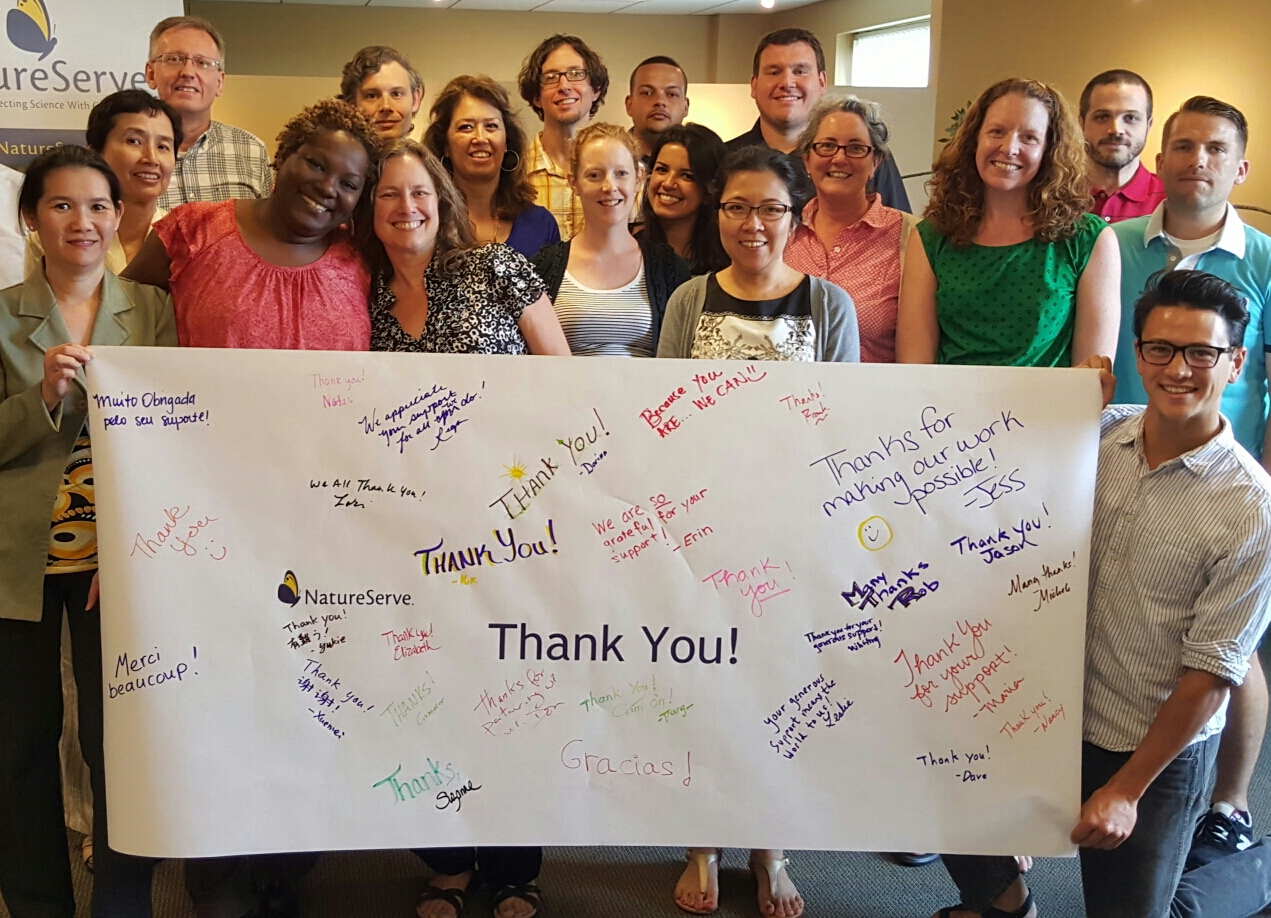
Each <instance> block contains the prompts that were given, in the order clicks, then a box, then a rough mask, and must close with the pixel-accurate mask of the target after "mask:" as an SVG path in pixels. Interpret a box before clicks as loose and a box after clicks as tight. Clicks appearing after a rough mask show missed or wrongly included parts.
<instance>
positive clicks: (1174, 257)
mask: <svg viewBox="0 0 1271 918" xmlns="http://www.w3.org/2000/svg"><path fill="white" fill-rule="evenodd" d="M1248 137H1249V131H1248V123H1247V122H1246V120H1245V117H1244V115H1243V114H1241V113H1240V111H1239V110H1238V109H1236V108H1235V107H1234V106H1232V105H1229V104H1227V103H1225V102H1220V101H1219V100H1217V99H1213V98H1210V97H1208V96H1195V97H1193V98H1191V99H1188V100H1187V101H1186V102H1184V103H1183V105H1182V107H1181V108H1180V109H1179V110H1178V111H1177V112H1175V113H1174V114H1173V115H1171V116H1170V118H1169V120H1168V121H1166V122H1165V128H1164V131H1163V136H1162V140H1161V152H1160V154H1159V155H1158V156H1157V158H1156V171H1157V174H1158V175H1159V176H1160V178H1161V180H1162V181H1163V182H1164V184H1165V191H1166V199H1165V201H1164V202H1163V203H1162V204H1161V205H1160V206H1159V207H1157V209H1156V211H1155V212H1154V213H1153V214H1152V215H1151V216H1148V217H1138V218H1136V219H1133V220H1126V221H1124V222H1122V223H1118V224H1116V225H1115V226H1114V227H1113V231H1114V232H1115V233H1116V235H1117V239H1118V241H1119V242H1120V245H1121V304H1122V318H1121V335H1120V341H1119V343H1118V346H1117V355H1116V368H1115V372H1116V377H1117V393H1116V399H1115V400H1116V401H1117V402H1119V403H1130V404H1146V403H1147V393H1146V392H1145V390H1144V388H1143V383H1142V381H1141V379H1140V378H1139V375H1138V373H1137V372H1135V369H1136V355H1135V352H1134V333H1133V321H1132V319H1133V312H1134V304H1135V302H1136V301H1137V300H1138V299H1139V297H1140V295H1141V294H1142V293H1143V290H1144V287H1145V286H1146V284H1147V280H1148V278H1149V277H1150V276H1151V275H1152V274H1153V273H1155V272H1156V271H1160V270H1180V269H1188V268H1194V269H1197V270H1200V271H1206V272H1208V273H1210V274H1215V275H1217V276H1218V277H1221V278H1222V279H1223V280H1226V281H1228V282H1229V283H1230V284H1232V285H1233V286H1234V287H1235V288H1236V289H1237V290H1239V291H1240V293H1241V294H1242V295H1243V296H1245V297H1246V298H1247V302H1248V309H1249V320H1250V321H1249V326H1248V330H1247V331H1246V332H1245V337H1244V342H1243V343H1244V345H1245V347H1246V348H1248V353H1249V357H1248V361H1247V362H1246V364H1245V368H1244V372H1243V373H1242V374H1241V376H1240V378H1239V380H1238V381H1237V382H1234V383H1232V384H1231V385H1229V386H1227V389H1226V391H1225V392H1224V393H1223V396H1222V413H1223V415H1224V416H1226V417H1227V418H1228V419H1229V420H1230V421H1231V426H1232V431H1233V433H1234V434H1235V437H1236V440H1237V441H1238V442H1239V443H1240V444H1241V445H1242V446H1243V447H1244V448H1245V449H1247V450H1248V451H1249V452H1250V453H1252V454H1253V456H1254V457H1255V458H1257V459H1259V460H1261V461H1262V464H1263V465H1264V467H1266V466H1268V464H1269V463H1271V448H1268V444H1267V442H1266V438H1267V361H1266V357H1267V354H1266V350H1267V345H1268V343H1271V309H1269V308H1268V307H1269V306H1271V302H1269V301H1271V237H1268V236H1267V235H1265V234H1264V233H1261V232H1259V231H1258V230H1256V229H1254V228H1253V227H1250V226H1246V225H1245V224H1244V223H1243V222H1242V221H1241V219H1240V217H1239V216H1238V215H1237V213H1236V210H1235V208H1234V207H1232V206H1231V204H1230V203H1229V202H1228V200H1227V199H1228V197H1230V195H1231V190H1232V188H1234V187H1235V186H1236V185H1239V184H1240V183H1242V182H1244V180H1245V179H1246V178H1247V177H1248V174H1249V162H1248V160H1246V159H1245V147H1246V144H1247V142H1248ZM1251 663H1252V665H1251V667H1250V671H1249V678H1247V679H1246V680H1245V682H1244V684H1243V685H1241V686H1239V687H1237V688H1235V689H1233V690H1232V693H1231V707H1230V711H1229V713H1228V718H1227V726H1226V728H1225V729H1224V730H1223V733H1222V745H1221V747H1220V749H1219V753H1218V775H1217V781H1216V783H1215V785H1214V792H1213V796H1212V804H1213V805H1212V808H1211V810H1210V812H1209V813H1208V814H1206V815H1205V816H1204V817H1203V818H1202V819H1201V821H1200V823H1199V824H1198V825H1197V831H1196V837H1195V839H1194V841H1193V845H1192V853H1191V859H1190V860H1189V862H1188V863H1189V867H1194V866H1196V865H1198V864H1203V863H1206V862H1208V861H1210V860H1213V859H1214V858H1216V857H1221V856H1223V855H1225V854H1230V853H1232V852H1235V851H1238V850H1243V849H1244V848H1246V847H1248V845H1249V844H1250V843H1251V842H1252V822H1251V818H1250V815H1249V812H1248V810H1249V784H1250V782H1251V780H1252V778H1253V772H1254V768H1255V767H1256V766H1257V762H1258V753H1259V751H1260V749H1261V748H1262V738H1263V735H1264V734H1265V732H1266V725H1267V683H1266V678H1265V676H1264V675H1263V672H1262V667H1261V666H1260V665H1259V661H1258V659H1257V654H1254V656H1253V659H1252V660H1251Z"/></svg>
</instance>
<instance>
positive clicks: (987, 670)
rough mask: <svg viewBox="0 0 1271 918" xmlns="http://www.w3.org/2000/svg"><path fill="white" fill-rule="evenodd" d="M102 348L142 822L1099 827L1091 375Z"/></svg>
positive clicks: (604, 835)
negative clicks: (1086, 696)
mask: <svg viewBox="0 0 1271 918" xmlns="http://www.w3.org/2000/svg"><path fill="white" fill-rule="evenodd" d="M95 353H96V357H95V359H94V360H93V362H92V364H91V366H90V371H89V383H90V392H91V398H90V406H92V410H91V423H92V426H91V432H92V441H93V459H94V471H95V479H96V487H97V500H98V521H99V522H98V526H99V533H100V558H101V572H102V591H103V592H102V596H103V600H102V606H103V612H104V616H103V648H104V660H105V673H104V677H105V690H106V702H105V703H106V711H105V714H106V731H107V742H106V760H107V775H108V779H109V785H108V792H109V799H110V833H111V842H112V845H114V846H116V847H118V848H119V849H120V850H122V851H126V852H129V853H132V854H145V855H154V856H161V857H203V856H211V855H223V854H229V853H234V852H265V851H298V850H309V849H315V850H331V849H351V848H400V847H421V846H435V845H472V844H481V845H494V844H498V845H525V844H550V845H592V844H606V845H608V844H627V845H646V844H659V845H661V844H666V845H670V844H676V845H736V846H742V847H750V846H754V847H788V848H811V849H861V850H867V849H881V850H906V851H947V852H979V853H997V854H1023V853H1028V854H1036V855H1055V854H1071V853H1072V852H1073V848H1072V845H1071V844H1070V842H1069V840H1068V833H1069V831H1070V829H1071V828H1072V826H1073V825H1074V824H1075V823H1076V821H1077V818H1078V812H1079V800H1080V781H1079V760H1080V742H1081V707H1082V701H1081V697H1082V659H1083V641H1084V633H1085V605H1086V577H1087V564H1088V558H1089V539H1090V524H1091V513H1092V506H1093V498H1094V479H1095V465H1096V457H1097V441H1098V420H1099V387H1098V382H1097V379H1096V375H1095V373H1094V372H1093V371H1081V370H1068V369H1063V370H1030V369H994V368H955V367H913V366H886V365H846V364H807V363H743V362H705V361H673V360H617V359H603V358H599V359H572V358H570V359H567V358H547V357H517V358H509V357H457V356H447V355H402V354H366V353H327V352H271V351H251V350H241V351H232V350H196V349H179V350H178V349H175V348H173V349H170V350H167V349H145V348H132V347H129V348H97V349H96V350H95Z"/></svg>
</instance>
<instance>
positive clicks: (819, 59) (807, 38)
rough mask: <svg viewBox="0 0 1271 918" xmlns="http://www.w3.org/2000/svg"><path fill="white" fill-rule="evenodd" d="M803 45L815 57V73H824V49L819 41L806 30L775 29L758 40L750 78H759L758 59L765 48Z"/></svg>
mask: <svg viewBox="0 0 1271 918" xmlns="http://www.w3.org/2000/svg"><path fill="white" fill-rule="evenodd" d="M800 43H802V44H805V45H807V46H808V47H809V48H811V49H812V53H813V54H815V55H816V72H817V73H825V49H824V48H822V47H821V41H820V39H818V38H817V37H816V36H815V35H813V34H812V33H811V32H809V31H808V30H807V29H777V31H775V32H769V33H768V34H767V35H765V36H764V37H763V38H761V39H759V47H758V48H756V49H755V62H754V64H753V65H752V66H751V68H750V75H751V76H752V77H757V76H759V58H761V57H763V52H764V49H765V48H771V47H772V46H773V45H797V44H800Z"/></svg>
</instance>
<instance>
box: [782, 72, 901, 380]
mask: <svg viewBox="0 0 1271 918" xmlns="http://www.w3.org/2000/svg"><path fill="white" fill-rule="evenodd" d="M887 136H888V132H887V125H886V124H884V123H883V120H882V117H881V115H880V112H879V108H878V105H877V104H875V103H873V102H864V101H862V100H860V99H858V98H856V97H855V96H826V97H825V98H823V99H822V100H821V101H820V103H819V104H818V105H817V107H816V109H815V110H814V111H813V112H812V120H811V121H809V122H808V126H807V129H806V130H804V132H803V136H802V137H800V138H799V151H800V153H802V155H803V162H804V164H805V165H807V167H808V174H809V175H811V176H812V183H813V184H814V185H815V186H816V197H815V198H813V199H812V200H811V201H809V202H808V204H807V206H806V207H804V209H803V219H802V220H801V221H800V223H799V225H798V226H797V227H796V228H795V231H794V235H793V236H792V237H791V239H790V244H789V245H788V246H787V247H786V254H785V260H786V264H788V265H790V267H792V268H794V269H795V270H796V271H802V272H803V273H804V274H809V275H811V276H813V277H823V278H825V279H826V280H828V281H831V282H833V283H835V284H837V285H838V286H840V287H842V288H843V289H844V290H846V291H847V292H848V293H850V294H851V295H852V300H853V301H854V302H855V303H856V319H857V324H858V325H859V327H860V336H861V361H862V362H863V363H895V361H896V307H897V303H898V302H899V300H900V269H901V264H902V261H903V259H904V252H905V243H906V241H907V240H908V238H909V233H910V231H911V230H912V229H913V227H914V226H915V225H916V223H917V220H916V219H915V218H914V217H913V216H912V215H910V214H907V213H904V212H902V211H899V210H894V209H892V208H890V207H885V206H883V202H882V199H881V197H880V196H879V195H877V194H873V195H868V194H866V193H865V188H866V186H867V185H868V184H869V180H870V178H872V177H873V175H874V171H875V170H876V169H877V168H878V165H879V163H881V162H882V161H883V160H884V159H885V158H886V157H887Z"/></svg>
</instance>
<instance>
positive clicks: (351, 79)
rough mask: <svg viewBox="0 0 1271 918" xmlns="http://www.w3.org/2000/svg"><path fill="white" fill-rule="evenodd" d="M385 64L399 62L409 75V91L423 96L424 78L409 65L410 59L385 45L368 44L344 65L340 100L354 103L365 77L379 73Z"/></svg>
mask: <svg viewBox="0 0 1271 918" xmlns="http://www.w3.org/2000/svg"><path fill="white" fill-rule="evenodd" d="M385 64H401V65H402V67H404V68H405V69H406V73H407V74H408V75H409V76H410V91H411V92H412V93H417V94H418V95H419V96H420V98H423V95H424V78H423V77H421V76H420V75H419V71H418V70H416V69H415V68H414V67H412V66H411V65H410V61H408V60H406V58H404V57H402V55H401V54H400V53H399V52H398V51H397V50H396V49H394V48H390V47H388V46H387V45H369V46H367V47H365V48H363V49H362V50H361V51H359V52H358V53H357V54H355V55H353V60H351V61H349V62H348V63H347V64H345V65H344V72H343V74H342V75H341V76H340V95H339V98H340V100H341V101H343V102H353V103H356V102H357V91H358V89H359V88H360V87H361V85H362V84H363V83H365V82H366V79H367V77H371V76H374V75H375V74H377V73H379V72H380V68H382V67H383V66H384V65H385Z"/></svg>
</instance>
